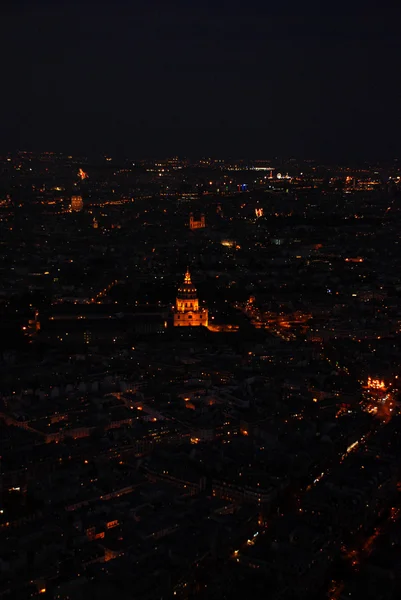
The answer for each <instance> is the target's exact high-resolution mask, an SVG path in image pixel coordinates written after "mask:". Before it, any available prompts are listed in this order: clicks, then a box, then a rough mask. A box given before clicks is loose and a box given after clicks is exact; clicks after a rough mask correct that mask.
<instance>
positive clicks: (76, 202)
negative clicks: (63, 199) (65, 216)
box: [70, 196, 84, 211]
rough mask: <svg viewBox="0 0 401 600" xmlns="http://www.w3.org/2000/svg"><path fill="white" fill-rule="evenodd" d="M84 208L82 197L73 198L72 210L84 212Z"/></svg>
mask: <svg viewBox="0 0 401 600" xmlns="http://www.w3.org/2000/svg"><path fill="white" fill-rule="evenodd" d="M83 206H84V203H83V200H82V196H72V197H71V205H70V210H72V211H79V210H82V209H83Z"/></svg>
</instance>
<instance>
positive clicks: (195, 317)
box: [174, 269, 208, 327]
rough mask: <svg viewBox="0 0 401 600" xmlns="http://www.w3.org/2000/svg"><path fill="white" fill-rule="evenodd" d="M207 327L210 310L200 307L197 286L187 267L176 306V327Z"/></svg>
mask: <svg viewBox="0 0 401 600" xmlns="http://www.w3.org/2000/svg"><path fill="white" fill-rule="evenodd" d="M200 326H203V327H207V326H208V311H207V309H206V308H200V307H199V300H198V297H197V292H196V287H195V286H194V285H193V283H192V280H191V274H190V272H189V270H188V269H187V272H186V273H185V279H184V283H183V284H181V285H180V287H179V288H178V294H177V298H176V303H175V308H174V327H200Z"/></svg>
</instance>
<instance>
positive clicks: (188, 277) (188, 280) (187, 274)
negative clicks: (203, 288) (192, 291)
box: [184, 267, 192, 283]
mask: <svg viewBox="0 0 401 600" xmlns="http://www.w3.org/2000/svg"><path fill="white" fill-rule="evenodd" d="M184 283H192V281H191V273H190V272H189V267H187V271H186V273H185V279H184Z"/></svg>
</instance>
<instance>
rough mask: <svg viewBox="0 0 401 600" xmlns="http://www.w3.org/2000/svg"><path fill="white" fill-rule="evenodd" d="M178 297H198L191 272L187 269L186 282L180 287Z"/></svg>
mask: <svg viewBox="0 0 401 600" xmlns="http://www.w3.org/2000/svg"><path fill="white" fill-rule="evenodd" d="M178 298H188V299H192V298H196V287H195V286H194V284H193V283H192V280H191V273H190V272H189V269H187V271H186V273H185V277H184V283H182V284H181V285H180V287H179V288H178Z"/></svg>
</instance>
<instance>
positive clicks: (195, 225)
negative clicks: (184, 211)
mask: <svg viewBox="0 0 401 600" xmlns="http://www.w3.org/2000/svg"><path fill="white" fill-rule="evenodd" d="M205 227H206V221H205V215H204V214H202V215H201V217H200V219H198V220H197V219H195V218H194V215H193V213H190V214H189V228H190V229H191V230H194V229H204V228H205Z"/></svg>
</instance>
